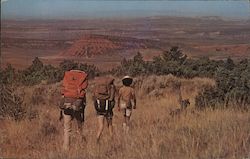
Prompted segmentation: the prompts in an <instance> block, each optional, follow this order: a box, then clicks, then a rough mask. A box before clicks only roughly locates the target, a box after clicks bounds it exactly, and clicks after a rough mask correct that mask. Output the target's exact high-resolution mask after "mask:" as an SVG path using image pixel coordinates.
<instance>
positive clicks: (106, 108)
mask: <svg viewBox="0 0 250 159" xmlns="http://www.w3.org/2000/svg"><path fill="white" fill-rule="evenodd" d="M108 109H109V101H108V100H106V105H105V110H108Z"/></svg>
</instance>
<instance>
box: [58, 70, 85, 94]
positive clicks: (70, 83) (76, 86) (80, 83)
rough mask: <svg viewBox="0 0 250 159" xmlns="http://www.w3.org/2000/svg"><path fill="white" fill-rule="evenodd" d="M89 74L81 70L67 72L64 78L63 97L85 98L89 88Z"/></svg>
mask: <svg viewBox="0 0 250 159" xmlns="http://www.w3.org/2000/svg"><path fill="white" fill-rule="evenodd" d="M87 77H88V74H87V73H85V72H84V71H80V70H70V71H66V72H65V74H64V77H63V84H62V85H63V87H62V95H64V97H71V98H84V97H85V95H86V92H85V89H86V88H87V86H88V79H87Z"/></svg>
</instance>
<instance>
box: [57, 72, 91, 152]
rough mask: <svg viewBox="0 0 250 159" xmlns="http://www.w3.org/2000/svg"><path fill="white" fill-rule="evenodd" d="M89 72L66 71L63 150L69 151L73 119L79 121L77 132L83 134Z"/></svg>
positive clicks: (63, 97) (63, 86)
mask: <svg viewBox="0 0 250 159" xmlns="http://www.w3.org/2000/svg"><path fill="white" fill-rule="evenodd" d="M87 76H88V75H87V74H86V73H85V72H83V71H80V70H70V71H66V72H65V74H64V78H63V82H62V90H61V94H62V102H61V104H60V109H61V116H60V120H61V119H62V118H63V121H64V138H63V150H65V151H68V150H69V146H70V136H71V131H72V121H73V119H76V121H77V132H78V134H80V135H81V133H82V125H83V123H84V110H85V106H86V92H85V89H86V88H87V86H88V79H87Z"/></svg>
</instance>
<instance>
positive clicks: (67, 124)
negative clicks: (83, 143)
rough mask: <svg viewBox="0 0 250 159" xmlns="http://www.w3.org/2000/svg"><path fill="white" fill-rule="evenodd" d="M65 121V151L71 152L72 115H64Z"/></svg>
mask: <svg viewBox="0 0 250 159" xmlns="http://www.w3.org/2000/svg"><path fill="white" fill-rule="evenodd" d="M63 119H64V137H63V150H64V151H68V150H69V146H70V145H69V144H70V134H71V127H72V126H71V124H72V123H71V120H72V117H71V115H65V114H64V113H63Z"/></svg>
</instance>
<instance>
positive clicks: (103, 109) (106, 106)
mask: <svg viewBox="0 0 250 159" xmlns="http://www.w3.org/2000/svg"><path fill="white" fill-rule="evenodd" d="M97 101H98V100H95V102H94V105H95V109H96V114H97V115H103V116H104V117H106V118H109V119H112V117H113V108H114V106H115V101H108V100H99V101H98V102H97Z"/></svg>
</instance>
